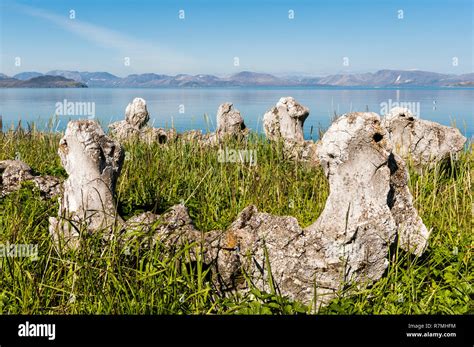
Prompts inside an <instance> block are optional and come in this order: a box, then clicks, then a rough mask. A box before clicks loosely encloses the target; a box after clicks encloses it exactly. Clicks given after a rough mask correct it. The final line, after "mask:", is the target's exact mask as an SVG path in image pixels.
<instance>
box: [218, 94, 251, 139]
mask: <svg viewBox="0 0 474 347" xmlns="http://www.w3.org/2000/svg"><path fill="white" fill-rule="evenodd" d="M216 118H217V131H216V133H217V135H218V136H219V137H225V136H241V135H244V134H245V132H246V130H247V129H246V127H245V123H244V119H243V118H242V116H241V115H240V111H239V110H237V109H235V108H234V105H233V104H232V103H230V102H226V103H223V104H221V105H220V106H219V109H218V110H217V117H216Z"/></svg>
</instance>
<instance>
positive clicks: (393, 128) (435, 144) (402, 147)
mask: <svg viewBox="0 0 474 347" xmlns="http://www.w3.org/2000/svg"><path fill="white" fill-rule="evenodd" d="M383 125H384V127H385V128H386V129H387V132H388V136H389V138H390V141H391V142H392V144H393V150H394V152H395V153H397V154H398V155H400V156H401V157H402V158H404V159H411V160H412V161H413V163H414V164H415V167H416V168H417V169H420V168H421V167H423V166H425V165H428V166H432V165H433V164H435V163H437V162H439V161H442V160H445V159H449V158H450V157H452V156H453V155H455V154H456V153H457V152H459V151H461V150H462V148H463V146H464V143H465V142H466V138H465V137H464V136H463V135H462V134H461V132H460V131H459V130H458V129H456V128H452V127H448V126H444V125H441V124H438V123H435V122H431V121H427V120H422V119H419V118H417V117H415V116H414V115H413V114H412V113H411V112H410V110H408V109H406V108H402V107H395V108H393V109H391V110H390V111H389V113H388V114H387V115H386V116H385V118H384V120H383Z"/></svg>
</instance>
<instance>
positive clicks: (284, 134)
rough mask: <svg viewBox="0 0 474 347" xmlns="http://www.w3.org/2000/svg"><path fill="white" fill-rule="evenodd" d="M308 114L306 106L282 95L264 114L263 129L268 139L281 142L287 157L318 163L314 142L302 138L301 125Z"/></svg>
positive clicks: (313, 163)
mask: <svg viewBox="0 0 474 347" xmlns="http://www.w3.org/2000/svg"><path fill="white" fill-rule="evenodd" d="M308 115H309V109H308V108H307V107H305V106H303V105H301V104H299V103H298V102H297V101H296V100H295V99H294V98H292V97H283V98H281V99H280V100H279V101H278V103H277V104H276V106H274V107H272V108H271V109H270V110H269V111H268V112H266V113H265V114H264V116H263V129H264V131H265V136H266V137H267V138H268V139H269V140H271V141H276V142H278V141H282V142H283V150H284V153H285V155H286V156H287V157H288V158H290V159H295V160H298V161H302V162H308V163H310V164H312V165H318V158H317V154H316V144H315V143H314V142H313V141H305V139H304V133H303V125H304V122H305V120H306V118H307V117H308Z"/></svg>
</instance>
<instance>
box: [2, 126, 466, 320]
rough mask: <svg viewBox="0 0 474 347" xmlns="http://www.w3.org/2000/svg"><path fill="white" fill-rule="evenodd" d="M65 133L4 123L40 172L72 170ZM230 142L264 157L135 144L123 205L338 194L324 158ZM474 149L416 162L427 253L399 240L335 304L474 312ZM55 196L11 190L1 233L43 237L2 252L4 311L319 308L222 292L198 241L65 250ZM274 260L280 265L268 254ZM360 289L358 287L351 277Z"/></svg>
mask: <svg viewBox="0 0 474 347" xmlns="http://www.w3.org/2000/svg"><path fill="white" fill-rule="evenodd" d="M59 138H60V134H54V133H48V134H43V133H38V132H34V131H33V132H31V133H29V134H28V133H24V132H19V133H16V134H13V133H11V132H9V133H7V134H3V135H1V134H0V160H3V159H13V158H15V157H18V158H20V159H21V160H23V161H25V162H26V163H28V164H29V165H30V166H31V167H32V168H33V169H34V171H35V172H36V173H37V174H49V175H56V176H62V177H66V173H65V171H64V170H63V168H62V167H61V164H60V161H59V157H58V156H57V154H56V150H57V145H58V142H59ZM226 146H227V147H228V148H230V149H238V148H241V149H244V148H245V149H251V150H256V151H257V165H256V166H249V165H242V164H236V163H219V162H218V160H217V151H216V150H215V149H206V148H202V147H199V146H198V145H197V144H196V143H187V144H183V143H173V144H169V145H167V146H160V145H145V144H138V143H132V144H128V145H126V146H125V149H126V152H127V156H126V157H127V160H126V161H125V164H124V167H123V170H122V174H121V176H120V179H119V181H118V185H117V194H118V205H119V211H120V213H121V215H122V216H124V217H125V218H129V217H130V216H133V215H136V214H139V213H140V212H143V211H153V212H155V213H162V212H163V211H165V210H167V209H168V208H169V207H171V206H173V205H174V204H177V203H180V202H184V203H185V204H186V206H187V207H188V209H189V211H190V214H191V217H192V218H193V220H194V222H195V224H196V226H197V228H199V229H201V230H204V231H209V230H215V229H225V228H226V227H228V226H229V225H230V223H231V222H232V221H233V220H234V219H235V217H236V216H237V214H238V213H239V212H240V211H241V210H242V209H243V208H244V207H246V206H248V205H249V204H255V205H256V206H257V207H258V209H259V210H260V211H264V212H269V213H272V214H276V215H291V216H294V217H296V218H297V219H298V221H299V223H300V225H302V226H307V225H309V224H311V223H312V222H314V221H315V220H316V219H317V217H318V216H319V214H320V213H321V211H322V209H323V207H324V204H325V200H326V198H327V195H328V183H327V181H326V178H325V177H324V175H323V173H322V171H321V169H320V168H310V167H307V166H305V165H302V164H298V163H295V162H292V161H288V160H285V159H284V158H283V156H282V150H281V147H280V146H279V145H276V144H270V143H268V142H267V141H265V140H264V139H263V138H261V137H258V136H256V135H254V136H252V137H251V138H250V139H249V141H248V142H247V143H237V142H229V143H227V144H226ZM473 161H474V155H473V153H472V150H471V149H469V150H466V151H465V152H463V153H462V154H461V155H460V158H459V160H458V161H457V162H456V163H455V165H454V167H453V168H447V167H442V166H438V167H436V168H435V169H432V170H429V171H427V172H426V173H425V174H424V175H423V176H420V175H417V174H416V173H415V172H413V171H412V170H411V172H410V177H411V178H410V189H411V191H412V194H413V196H414V202H415V205H416V207H417V209H418V211H419V213H420V215H421V217H422V219H423V221H424V222H425V224H426V226H427V227H428V228H432V229H433V232H432V236H431V239H430V246H429V248H428V250H427V251H426V253H425V254H424V255H423V256H422V257H421V258H416V257H413V256H411V255H408V254H407V253H405V252H403V251H402V250H400V249H397V248H396V247H395V248H394V249H393V254H391V256H390V260H391V261H390V265H389V268H388V270H387V273H386V274H385V276H384V277H383V278H382V279H381V280H380V281H378V282H377V283H376V284H374V285H373V286H372V287H370V288H368V289H364V290H359V291H356V294H355V295H353V296H350V297H341V298H336V299H334V300H333V301H332V302H331V303H330V305H329V306H328V307H326V308H323V309H322V310H321V311H320V313H325V314H341V313H342V314H372V313H374V314H420V313H444V314H452V313H455V314H462V313H467V312H473V306H472V298H473V289H472V283H473V279H474V278H473V266H472V258H471V257H472V249H473V248H472V247H473V230H472V213H473V199H472V180H473V179H474V177H473V172H472V167H473ZM57 210H58V205H57V202H56V201H52V200H42V199H41V198H40V195H39V192H37V191H36V190H35V189H33V188H32V186H31V184H25V185H24V186H23V188H22V189H21V190H20V191H18V192H16V193H13V194H10V195H9V196H7V197H5V198H3V199H2V200H0V244H5V243H7V242H8V243H10V244H12V243H17V244H37V245H38V247H39V258H38V259H37V260H32V259H30V258H15V257H3V258H0V313H1V314H7V313H8V314H16V313H23V314H35V313H39V314H79V313H94V314H95V313H100V314H207V313H212V314H270V313H272V314H294V313H312V312H313V311H312V309H311V307H305V306H304V305H302V304H300V303H296V302H291V301H290V300H288V299H286V298H282V297H280V296H278V295H276V293H275V292H273V293H262V292H260V291H259V290H257V289H255V288H253V289H252V290H251V291H249V292H248V293H246V294H241V295H229V296H226V297H224V296H222V295H220V294H219V293H218V292H217V291H216V290H215V288H214V287H213V286H212V284H211V283H210V282H209V281H208V278H209V276H208V275H209V274H208V271H209V270H207V269H206V268H205V267H204V266H203V265H202V264H201V263H200V262H199V261H198V262H197V263H196V264H195V266H190V265H189V261H187V260H188V259H189V247H192V245H190V246H186V247H183V248H182V249H179V250H177V251H176V252H173V253H168V252H166V251H165V250H164V249H163V248H162V247H161V246H160V245H157V246H156V247H154V248H152V249H148V250H145V251H143V250H142V251H140V253H138V250H136V249H132V251H131V254H129V255H126V254H124V253H123V250H122V249H120V248H119V247H118V246H117V245H116V244H113V243H111V244H109V245H107V246H105V247H103V246H101V244H100V240H99V239H98V237H96V236H94V235H92V236H89V237H88V238H87V239H86V240H85V242H84V246H83V247H82V248H80V249H79V250H77V251H70V252H67V253H63V254H60V253H57V252H56V251H55V248H54V247H53V245H52V243H51V239H50V237H49V233H48V217H49V216H55V215H56V214H57ZM269 265H271V264H269ZM349 289H352V290H354V289H353V288H349Z"/></svg>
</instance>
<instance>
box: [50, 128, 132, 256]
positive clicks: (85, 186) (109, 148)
mask: <svg viewBox="0 0 474 347" xmlns="http://www.w3.org/2000/svg"><path fill="white" fill-rule="evenodd" d="M58 154H59V156H60V158H61V163H62V165H63V167H64V168H65V170H66V172H67V174H68V178H67V180H66V181H65V182H64V184H63V196H62V197H61V200H60V205H59V213H58V218H54V217H51V218H50V220H49V221H50V228H49V229H50V232H51V234H52V235H53V237H54V239H55V240H56V241H60V242H64V243H65V244H66V245H67V246H70V247H72V248H74V247H76V246H77V245H78V241H79V232H78V231H79V230H81V228H83V227H85V228H86V229H87V230H88V231H91V232H95V231H103V232H105V234H107V233H109V234H110V232H112V229H113V227H114V226H115V225H116V224H120V223H122V220H121V218H120V216H119V215H118V214H117V211H116V203H115V198H114V192H115V183H116V181H117V178H118V175H119V173H120V169H121V166H122V162H123V157H124V154H123V151H122V148H121V146H120V144H119V143H117V142H115V141H113V140H111V139H110V138H109V137H107V136H106V135H105V133H104V132H103V130H102V128H101V127H100V125H99V124H98V123H97V122H95V121H91V120H78V121H71V122H69V123H68V126H67V129H66V132H65V134H64V137H63V138H62V139H61V141H60V143H59V149H58Z"/></svg>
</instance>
